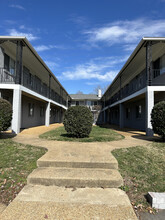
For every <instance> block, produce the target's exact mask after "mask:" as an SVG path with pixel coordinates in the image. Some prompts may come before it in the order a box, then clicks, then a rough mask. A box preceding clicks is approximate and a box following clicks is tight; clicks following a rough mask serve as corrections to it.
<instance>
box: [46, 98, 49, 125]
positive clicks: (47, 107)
mask: <svg viewBox="0 0 165 220" xmlns="http://www.w3.org/2000/svg"><path fill="white" fill-rule="evenodd" d="M49 125H50V102H48V103H47V106H46V111H45V126H49Z"/></svg>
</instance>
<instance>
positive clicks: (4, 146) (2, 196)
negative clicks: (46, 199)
mask: <svg viewBox="0 0 165 220" xmlns="http://www.w3.org/2000/svg"><path fill="white" fill-rule="evenodd" d="M45 152H46V150H45V149H41V148H37V147H32V146H30V145H21V144H17V143H14V142H13V141H12V140H11V139H5V140H0V202H2V203H5V204H9V202H10V201H12V200H13V199H14V198H15V196H16V195H17V194H18V193H19V192H20V190H21V189H22V188H23V186H24V185H25V184H26V181H27V176H28V175H29V174H30V173H31V172H32V170H34V169H35V168H36V161H37V159H38V158H40V157H41V156H42V155H43V154H44V153H45Z"/></svg>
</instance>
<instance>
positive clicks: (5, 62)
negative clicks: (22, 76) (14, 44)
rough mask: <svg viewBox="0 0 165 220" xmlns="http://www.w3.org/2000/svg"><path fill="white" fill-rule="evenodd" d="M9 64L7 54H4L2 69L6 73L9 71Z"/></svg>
mask: <svg viewBox="0 0 165 220" xmlns="http://www.w3.org/2000/svg"><path fill="white" fill-rule="evenodd" d="M9 62H10V57H9V56H8V55H7V54H5V56H4V68H5V69H6V70H8V71H9Z"/></svg>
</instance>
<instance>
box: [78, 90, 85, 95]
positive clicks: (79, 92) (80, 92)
mask: <svg viewBox="0 0 165 220" xmlns="http://www.w3.org/2000/svg"><path fill="white" fill-rule="evenodd" d="M76 94H84V93H83V92H82V91H80V90H79V91H78V92H76Z"/></svg>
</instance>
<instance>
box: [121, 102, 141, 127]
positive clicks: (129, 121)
mask: <svg viewBox="0 0 165 220" xmlns="http://www.w3.org/2000/svg"><path fill="white" fill-rule="evenodd" d="M138 106H141V117H139V118H138V117H137V115H136V111H137V110H136V108H137V107H138ZM123 109H124V111H123V114H124V117H123V118H124V127H127V128H135V129H138V130H145V99H142V100H138V101H133V102H127V103H125V104H124V108H123ZM127 109H130V113H129V116H128V117H127Z"/></svg>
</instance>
